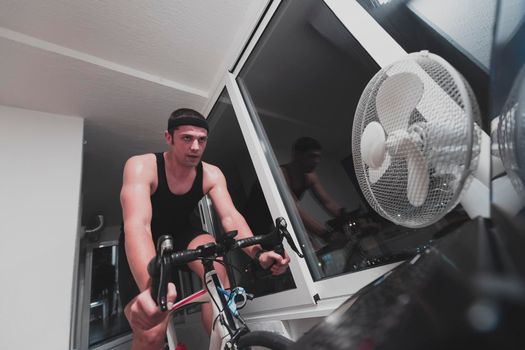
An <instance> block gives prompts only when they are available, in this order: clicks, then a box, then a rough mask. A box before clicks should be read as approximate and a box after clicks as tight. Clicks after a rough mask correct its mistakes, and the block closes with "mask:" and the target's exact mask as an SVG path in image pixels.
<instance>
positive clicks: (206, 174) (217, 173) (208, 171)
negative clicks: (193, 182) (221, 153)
mask: <svg viewBox="0 0 525 350" xmlns="http://www.w3.org/2000/svg"><path fill="white" fill-rule="evenodd" d="M202 173H203V182H204V185H205V187H207V188H208V189H209V188H210V187H213V186H214V185H216V184H217V183H218V182H219V181H220V180H223V179H224V175H223V173H222V171H221V169H220V168H219V167H218V166H216V165H213V164H210V163H206V162H202Z"/></svg>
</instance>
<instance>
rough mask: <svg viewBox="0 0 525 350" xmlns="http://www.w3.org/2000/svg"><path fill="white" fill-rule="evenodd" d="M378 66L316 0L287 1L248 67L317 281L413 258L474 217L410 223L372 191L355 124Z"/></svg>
mask: <svg viewBox="0 0 525 350" xmlns="http://www.w3.org/2000/svg"><path fill="white" fill-rule="evenodd" d="M405 34H406V35H418V34H416V32H414V31H410V32H408V33H405ZM378 70H379V66H378V65H377V64H376V63H375V61H374V60H373V59H372V58H371V57H370V56H369V55H368V53H367V52H366V51H365V50H364V49H363V47H362V46H361V45H360V44H359V43H358V42H357V41H356V40H355V38H354V37H353V36H352V35H351V34H350V33H349V32H348V31H347V30H346V29H345V27H344V26H343V25H342V24H341V23H340V21H339V20H338V19H337V18H336V17H335V15H334V14H333V13H332V12H331V11H330V9H329V8H328V7H327V6H326V5H325V4H324V2H323V1H316V0H307V1H285V2H283V4H282V5H281V6H280V8H279V9H278V11H277V13H276V15H275V16H274V18H273V19H272V21H271V23H270V24H269V27H268V29H267V30H266V31H265V34H264V35H263V36H262V38H261V40H260V41H259V43H258V44H257V46H256V48H255V49H254V52H253V53H252V55H251V57H250V59H249V60H248V61H247V63H246V65H245V66H244V68H243V70H242V71H241V72H240V74H239V78H238V82H239V85H240V86H241V91H242V92H243V94H244V98H245V99H246V100H247V101H249V103H250V104H251V106H249V109H251V117H252V119H253V121H254V124H255V125H256V126H257V125H259V126H260V129H259V130H258V132H259V137H260V138H261V142H263V143H266V142H267V147H266V148H267V149H268V150H269V152H268V154H267V156H268V157H269V162H270V164H272V162H273V164H274V165H275V169H274V176H275V177H276V181H277V183H278V186H279V187H280V190H281V192H282V194H283V199H284V200H285V205H286V206H287V210H288V211H289V215H290V217H291V220H292V224H293V226H294V230H295V232H296V233H297V234H298V235H299V240H300V241H301V245H302V246H303V249H304V250H305V253H306V255H307V262H308V266H309V268H310V272H311V274H312V276H313V278H314V279H315V280H319V279H323V278H327V277H332V276H336V275H340V274H344V273H349V272H354V271H359V270H363V269H367V268H370V267H374V266H378V265H383V264H387V263H391V262H395V261H399V260H401V259H405V258H407V257H410V256H412V255H413V254H414V253H415V252H416V251H417V250H418V249H424V248H425V247H426V245H427V244H429V242H431V241H432V240H435V239H437V238H439V237H440V236H441V235H443V234H445V233H446V232H447V231H448V230H449V229H450V228H452V227H455V226H456V225H457V224H458V223H459V222H463V221H464V220H466V219H467V216H466V214H465V212H464V211H463V210H462V208H461V207H458V208H457V210H454V211H452V212H451V213H449V214H448V215H447V216H445V218H444V219H442V220H440V221H438V222H437V223H436V224H434V225H431V226H429V227H425V228H419V229H408V228H405V227H401V226H397V225H394V224H392V223H391V222H389V221H387V220H385V219H383V218H382V217H380V216H379V215H378V214H376V213H375V212H374V211H373V210H372V209H371V207H370V206H369V205H368V203H367V201H366V199H365V198H364V197H363V194H362V192H361V189H360V188H359V185H358V182H357V178H356V175H355V171H354V166H353V158H352V150H351V141H352V140H351V133H352V124H353V117H354V114H355V109H356V106H357V104H358V101H359V98H360V96H361V94H362V92H363V89H364V88H365V86H366V85H367V83H368V82H369V80H370V79H371V78H372V77H373V76H374V74H375V73H377V72H378ZM265 146H266V145H265ZM272 158H273V159H272ZM341 208H343V212H344V213H345V215H341V213H342V212H341Z"/></svg>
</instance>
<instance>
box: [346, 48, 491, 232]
mask: <svg viewBox="0 0 525 350" xmlns="http://www.w3.org/2000/svg"><path fill="white" fill-rule="evenodd" d="M400 73H409V74H414V75H415V76H417V77H418V78H419V80H420V81H421V82H422V83H423V87H424V89H423V94H422V97H421V100H420V101H419V102H418V104H417V105H416V107H415V108H411V109H410V110H406V111H403V113H406V114H407V116H408V115H409V117H408V118H409V119H408V130H409V131H410V132H414V130H417V131H418V133H417V135H416V136H417V137H418V140H419V141H420V142H418V146H419V147H420V150H421V152H422V154H423V155H424V157H425V159H426V162H427V163H426V164H427V166H428V176H429V182H428V194H427V196H426V200H425V201H424V203H423V204H422V205H420V206H417V207H416V206H414V205H412V204H410V202H409V200H408V199H407V183H408V169H407V156H408V153H407V151H406V150H404V149H402V148H400V149H397V151H396V152H395V154H394V155H391V160H390V165H389V166H388V168H387V169H386V170H385V171H384V172H383V174H382V175H381V177H380V178H379V180H377V181H375V182H372V181H370V178H369V171H371V169H370V168H369V166H368V165H366V164H365V162H364V161H363V159H362V152H361V136H362V134H363V131H364V129H365V127H366V126H367V125H368V124H369V123H370V122H373V121H375V122H379V123H382V122H383V123H384V122H386V123H388V124H389V129H392V128H394V129H395V128H396V127H399V128H403V125H404V124H403V125H400V124H399V123H398V121H396V120H392V119H389V116H388V115H384V116H381V117H380V116H378V111H377V108H376V102H377V101H376V98H377V95H378V91H379V89H380V88H381V86H382V84H383V83H384V82H385V81H386V80H387V79H388V78H389V77H392V76H394V75H396V74H400ZM405 93H406V94H410V93H413V92H412V87H411V86H407V85H406V84H400V85H399V86H396V87H395V89H394V91H393V94H392V101H391V103H392V105H393V106H394V104H395V103H396V98H399V96H400V94H401V95H402V94H405ZM388 98H390V96H387V99H388ZM396 108H398V106H397V107H396ZM479 121H480V112H479V107H478V105H477V103H476V100H475V98H474V94H473V92H472V89H471V88H470V86H469V85H468V83H467V82H466V80H465V79H464V78H463V77H462V76H461V75H460V74H459V72H457V71H456V70H455V69H454V68H453V67H452V66H451V65H450V64H449V63H448V62H446V61H445V60H444V59H443V58H441V57H439V56H437V55H434V54H431V53H428V52H418V53H412V54H409V55H407V57H406V58H405V59H403V60H400V61H398V62H395V63H393V64H391V65H389V66H387V67H385V68H383V69H381V70H380V71H379V72H378V73H377V74H376V75H375V76H374V77H373V78H372V79H371V80H370V82H369V83H368V85H367V86H366V88H365V90H364V91H363V94H362V95H361V98H360V100H359V103H358V106H357V109H356V113H355V117H354V122H353V129H352V154H353V159H354V165H355V171H356V175H357V179H358V182H359V185H360V187H361V190H362V192H363V194H364V196H365V198H366V199H367V201H368V203H369V204H370V205H371V207H372V208H373V209H374V210H375V211H376V212H378V213H379V214H380V215H381V216H383V217H385V218H386V219H388V220H390V221H392V222H394V223H396V224H398V225H403V226H406V227H414V228H415V227H423V226H428V225H430V224H432V223H435V222H436V221H438V220H439V219H441V218H442V217H443V216H444V215H446V214H447V213H448V212H449V211H450V210H452V209H453V208H454V207H455V206H456V205H457V204H458V202H459V200H460V197H461V194H462V191H463V190H464V188H466V186H465V185H467V184H468V181H467V179H468V178H469V175H470V174H471V173H472V172H473V171H474V170H475V169H476V167H477V163H478V158H479V152H480V145H479V144H480V137H481V135H480V131H481V130H480V128H479V127H478V126H477V125H476V123H478V124H479ZM401 124H402V123H401ZM385 133H386V134H387V135H386V137H387V140H388V136H389V134H388V132H387V131H386V130H385ZM418 186H419V187H418ZM422 186H425V185H424V181H418V182H417V183H416V188H418V190H421V187H422Z"/></svg>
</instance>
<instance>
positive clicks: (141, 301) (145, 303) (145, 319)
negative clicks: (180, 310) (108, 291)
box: [124, 283, 177, 330]
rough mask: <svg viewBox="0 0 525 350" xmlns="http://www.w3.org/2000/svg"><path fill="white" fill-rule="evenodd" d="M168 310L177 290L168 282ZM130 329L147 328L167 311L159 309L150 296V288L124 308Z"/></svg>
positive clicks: (154, 324) (163, 317) (166, 314)
mask: <svg viewBox="0 0 525 350" xmlns="http://www.w3.org/2000/svg"><path fill="white" fill-rule="evenodd" d="M167 297H168V310H170V309H171V308H172V307H173V304H174V302H175V299H176V298H177V291H176V289H175V285H174V284H173V283H169V284H168V295H167ZM124 313H125V314H126V317H127V319H128V321H129V323H130V326H131V328H132V329H134V328H140V329H143V330H148V329H151V328H153V327H155V326H156V325H158V324H159V323H161V322H162V321H164V320H165V319H166V317H168V315H169V311H164V312H163V311H160V309H159V306H158V305H157V304H156V303H155V301H154V300H153V299H152V298H151V288H148V289H146V290H144V291H143V292H142V293H140V294H139V295H137V296H136V297H135V299H133V301H132V302H130V303H129V304H128V305H127V306H126V309H125V310H124Z"/></svg>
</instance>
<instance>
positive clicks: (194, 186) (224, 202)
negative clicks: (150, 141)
mask: <svg viewBox="0 0 525 350" xmlns="http://www.w3.org/2000/svg"><path fill="white" fill-rule="evenodd" d="M164 137H165V140H166V143H167V144H168V146H169V150H168V151H167V152H164V153H157V154H144V155H139V156H134V157H131V158H130V159H128V161H127V162H126V165H125V167H124V176H123V185H122V191H121V195H120V198H121V204H122V211H123V219H124V221H123V228H122V232H121V237H120V254H119V258H120V261H119V268H120V271H119V284H120V295H121V299H122V303H123V305H125V308H124V313H125V315H126V318H127V319H128V321H129V324H130V326H131V329H132V331H133V341H132V349H134V350H135V349H162V348H163V346H164V337H165V333H166V328H167V322H168V313H167V312H161V311H160V310H159V308H158V306H157V305H156V304H155V302H154V301H153V299H152V298H151V291H150V287H151V286H150V277H149V275H148V272H147V264H148V262H149V261H150V260H151V258H152V257H153V256H154V255H155V244H156V241H157V238H158V237H159V236H161V235H164V234H171V235H173V237H174V244H175V247H174V249H175V250H183V249H194V248H196V247H197V246H199V245H202V244H205V243H208V242H212V241H214V238H213V236H211V235H210V234H208V233H207V232H203V230H202V228H195V227H192V225H191V223H190V220H189V216H190V214H191V212H193V210H194V209H195V206H196V205H197V202H198V201H199V200H200V199H201V198H202V197H203V196H204V195H205V194H208V195H209V196H210V198H211V200H212V202H213V205H214V208H215V210H216V212H217V215H218V217H219V219H220V222H221V224H222V226H223V228H224V230H225V231H232V230H237V231H238V232H239V233H238V236H237V237H236V238H237V239H239V238H244V237H249V236H251V235H252V232H251V231H250V228H249V227H248V225H247V224H246V221H245V220H244V218H243V216H242V215H241V214H240V213H239V212H238V211H237V210H236V208H235V206H234V205H233V203H232V200H231V197H230V194H229V192H228V189H227V187H226V180H225V178H224V175H223V174H222V172H221V171H220V170H219V168H217V167H216V166H213V165H211V164H208V163H205V162H202V161H201V157H202V154H203V152H204V150H205V148H206V142H207V138H208V124H207V122H206V119H205V118H204V117H203V116H202V115H201V114H199V113H198V112H196V111H194V110H192V109H178V110H176V111H174V112H173V113H172V114H171V116H170V118H169V120H168V130H166V131H165V133H164ZM245 252H246V253H247V254H248V255H249V256H250V257H252V258H254V259H256V260H258V261H259V264H260V265H261V266H262V267H263V268H270V270H271V271H272V273H273V274H274V275H279V274H282V273H283V272H285V271H286V269H287V267H288V263H289V258H288V256H287V257H286V258H282V257H281V256H280V255H279V254H276V253H275V252H273V251H269V252H268V251H264V250H262V248H261V247H260V246H252V247H248V248H246V249H245ZM128 263H129V264H128ZM188 267H189V268H190V269H191V270H192V271H193V272H195V273H197V274H198V275H199V277H200V278H201V279H202V280H203V279H204V271H203V267H202V265H201V264H200V263H199V262H198V261H196V262H191V263H189V264H188ZM215 269H216V270H217V273H218V275H219V278H220V279H221V280H222V282H223V284H224V285H225V287H229V281H228V278H227V275H226V271H225V269H224V267H223V266H222V265H220V264H215ZM175 297H176V291H175V286H174V285H173V284H172V283H170V285H169V288H168V301H169V303H168V307H170V306H171V305H172V304H173V302H174V300H175ZM211 318H212V308H211V304H205V305H203V307H202V319H203V323H204V326H205V328H206V330H207V331H208V333H210V332H211V322H212V320H211Z"/></svg>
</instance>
